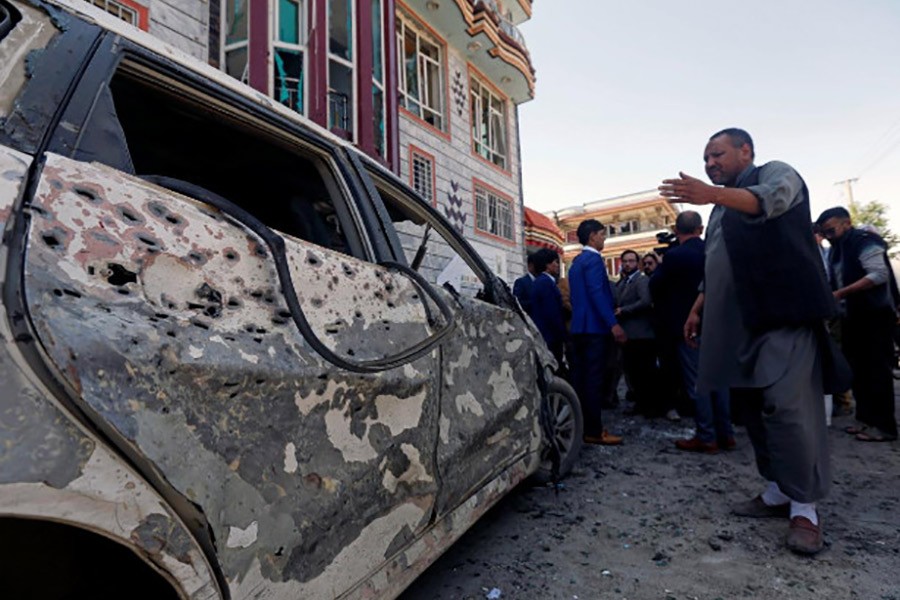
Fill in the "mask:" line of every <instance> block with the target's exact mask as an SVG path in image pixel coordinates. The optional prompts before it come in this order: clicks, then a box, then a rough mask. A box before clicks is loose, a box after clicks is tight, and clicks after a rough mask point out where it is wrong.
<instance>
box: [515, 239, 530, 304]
mask: <svg viewBox="0 0 900 600" xmlns="http://www.w3.org/2000/svg"><path fill="white" fill-rule="evenodd" d="M532 283H534V254H533V253H532V254H529V255H528V272H527V273H525V274H524V275H522V276H521V277H519V278H518V279H516V281H515V283H513V295H514V296H515V297H516V299H518V301H519V304H521V305H522V310H524V311H525V312H526V313H528V314H529V315H531V284H532Z"/></svg>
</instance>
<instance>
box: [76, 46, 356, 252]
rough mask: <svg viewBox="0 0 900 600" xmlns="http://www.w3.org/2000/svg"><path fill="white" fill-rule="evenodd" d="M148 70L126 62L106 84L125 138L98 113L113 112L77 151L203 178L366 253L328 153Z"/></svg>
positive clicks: (309, 233) (271, 216) (313, 234)
mask: <svg viewBox="0 0 900 600" xmlns="http://www.w3.org/2000/svg"><path fill="white" fill-rule="evenodd" d="M138 69H139V67H133V66H131V65H130V63H125V64H123V66H122V67H121V68H120V71H119V72H118V73H117V74H116V75H115V76H114V77H113V79H112V81H111V83H110V85H109V88H108V90H109V91H108V92H106V93H107V94H111V97H112V101H113V102H114V105H115V112H114V113H113V114H114V115H116V117H117V120H118V125H119V127H121V130H120V131H121V137H118V138H116V139H117V141H119V144H116V143H113V142H112V141H111V140H110V136H109V135H105V134H104V131H106V129H105V128H106V127H108V124H107V123H106V122H105V121H103V122H102V123H103V124H102V125H98V124H95V123H94V121H93V119H95V118H96V119H100V120H102V119H108V118H109V117H108V116H107V115H106V113H104V115H102V116H96V117H94V116H92V118H91V119H92V120H91V121H89V122H88V123H87V124H86V126H85V128H84V129H85V133H84V135H83V136H82V138H80V141H79V147H78V148H77V149H76V150H75V156H74V158H76V159H84V158H91V159H92V160H100V161H101V162H104V163H106V164H109V165H110V166H113V167H115V168H120V169H122V170H124V171H126V172H129V173H133V174H135V175H137V176H144V175H153V176H162V177H166V178H169V179H172V180H178V181H180V182H185V183H188V184H192V185H194V186H199V187H200V188H203V189H204V190H207V191H209V192H212V193H214V194H217V195H219V196H221V197H223V198H225V199H226V200H229V201H231V202H233V203H235V204H237V205H238V206H240V207H242V208H243V209H244V210H246V211H248V212H250V213H252V214H253V215H254V216H255V217H256V218H258V219H259V220H260V221H262V222H263V223H264V224H266V225H268V226H269V227H271V228H273V229H276V230H278V231H280V232H282V233H284V234H287V235H288V236H293V237H295V238H298V239H302V240H306V241H308V242H311V243H314V244H318V245H320V246H323V247H326V248H331V249H333V250H337V251H339V252H343V253H345V254H352V255H354V256H357V257H362V256H364V255H365V252H364V251H363V250H362V249H361V247H360V244H359V238H358V235H348V234H347V231H348V229H349V228H353V231H354V232H355V231H356V229H355V225H354V223H355V222H354V220H353V218H352V216H351V214H350V211H349V207H348V206H347V204H346V202H345V201H344V197H343V195H342V193H341V191H340V188H339V187H338V185H337V182H336V177H335V175H334V170H333V167H332V166H331V163H330V162H329V161H328V160H327V159H326V157H324V156H323V155H321V154H320V153H319V152H318V151H315V150H313V149H312V148H311V147H308V146H306V145H302V144H301V143H300V142H299V141H298V140H297V139H296V138H294V137H292V136H291V135H290V133H288V132H286V131H284V130H274V129H272V128H271V126H267V125H266V124H265V122H264V121H262V120H261V119H259V118H257V117H255V116H253V115H252V114H247V113H243V112H239V111H238V110H236V109H233V108H231V107H228V106H227V105H225V104H223V103H222V102H221V101H219V100H218V99H216V98H213V97H209V96H206V95H203V94H201V93H200V92H192V91H189V90H186V88H185V86H184V85H183V84H175V83H173V82H171V81H169V80H168V79H165V78H164V77H163V76H161V75H148V74H145V72H140V73H139V72H138ZM92 138H93V139H92ZM98 139H100V140H103V142H102V144H100V143H98V141H97V140H98ZM123 144H124V146H125V147H123ZM82 147H84V148H85V152H86V153H87V154H86V155H85V156H80V154H79V153H80V152H81V151H82V150H81V148H82ZM94 148H102V152H97V151H94V150H93V149H94ZM123 156H124V157H125V158H126V159H127V160H126V162H125V163H123V159H122V157H123Z"/></svg>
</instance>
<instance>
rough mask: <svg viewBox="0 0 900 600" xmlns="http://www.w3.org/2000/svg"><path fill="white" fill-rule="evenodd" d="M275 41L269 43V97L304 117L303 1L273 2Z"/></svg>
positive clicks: (280, 0) (304, 36) (282, 0)
mask: <svg viewBox="0 0 900 600" xmlns="http://www.w3.org/2000/svg"><path fill="white" fill-rule="evenodd" d="M276 6H277V10H275V11H274V18H275V23H274V24H275V27H274V33H275V37H274V39H273V40H272V54H273V57H274V60H273V61H272V65H273V69H274V73H273V77H272V96H273V97H274V98H275V99H276V100H277V101H279V102H281V103H282V104H284V105H285V106H287V107H289V108H291V109H293V110H295V111H297V112H298V113H300V114H305V109H306V100H305V97H304V87H305V86H304V74H305V73H306V62H305V61H306V31H307V27H306V1H305V0H276Z"/></svg>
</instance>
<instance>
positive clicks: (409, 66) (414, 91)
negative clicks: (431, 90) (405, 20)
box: [403, 28, 419, 114]
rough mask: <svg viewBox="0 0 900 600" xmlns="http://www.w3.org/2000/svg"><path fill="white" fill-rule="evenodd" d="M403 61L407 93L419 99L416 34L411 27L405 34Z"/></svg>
mask: <svg viewBox="0 0 900 600" xmlns="http://www.w3.org/2000/svg"><path fill="white" fill-rule="evenodd" d="M403 63H404V64H403V72H404V73H406V93H407V94H408V95H409V97H410V98H414V99H416V100H418V99H419V69H418V65H417V61H416V34H415V33H414V32H412V31H410V30H409V28H407V29H406V31H405V32H404V35H403ZM416 114H418V111H416Z"/></svg>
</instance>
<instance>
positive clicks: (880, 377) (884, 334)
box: [841, 308, 897, 436]
mask: <svg viewBox="0 0 900 600" xmlns="http://www.w3.org/2000/svg"><path fill="white" fill-rule="evenodd" d="M895 323H896V318H895V316H894V311H893V310H891V309H890V308H885V309H880V310H871V311H868V312H865V313H863V314H853V315H848V316H847V317H846V318H845V319H844V321H843V323H842V324H841V333H842V336H843V339H842V342H843V347H844V355H845V356H846V357H847V362H849V363H850V367H851V368H852V369H853V397H854V398H855V399H856V419H857V420H858V421H861V422H863V423H865V424H866V425H868V426H869V427H877V428H878V429H880V430H881V431H883V432H884V433H886V434H888V435H892V436H896V435H897V421H896V419H895V418H894V379H893V366H892V362H893V359H894V341H893V339H892V333H893V330H894V325H895Z"/></svg>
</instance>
